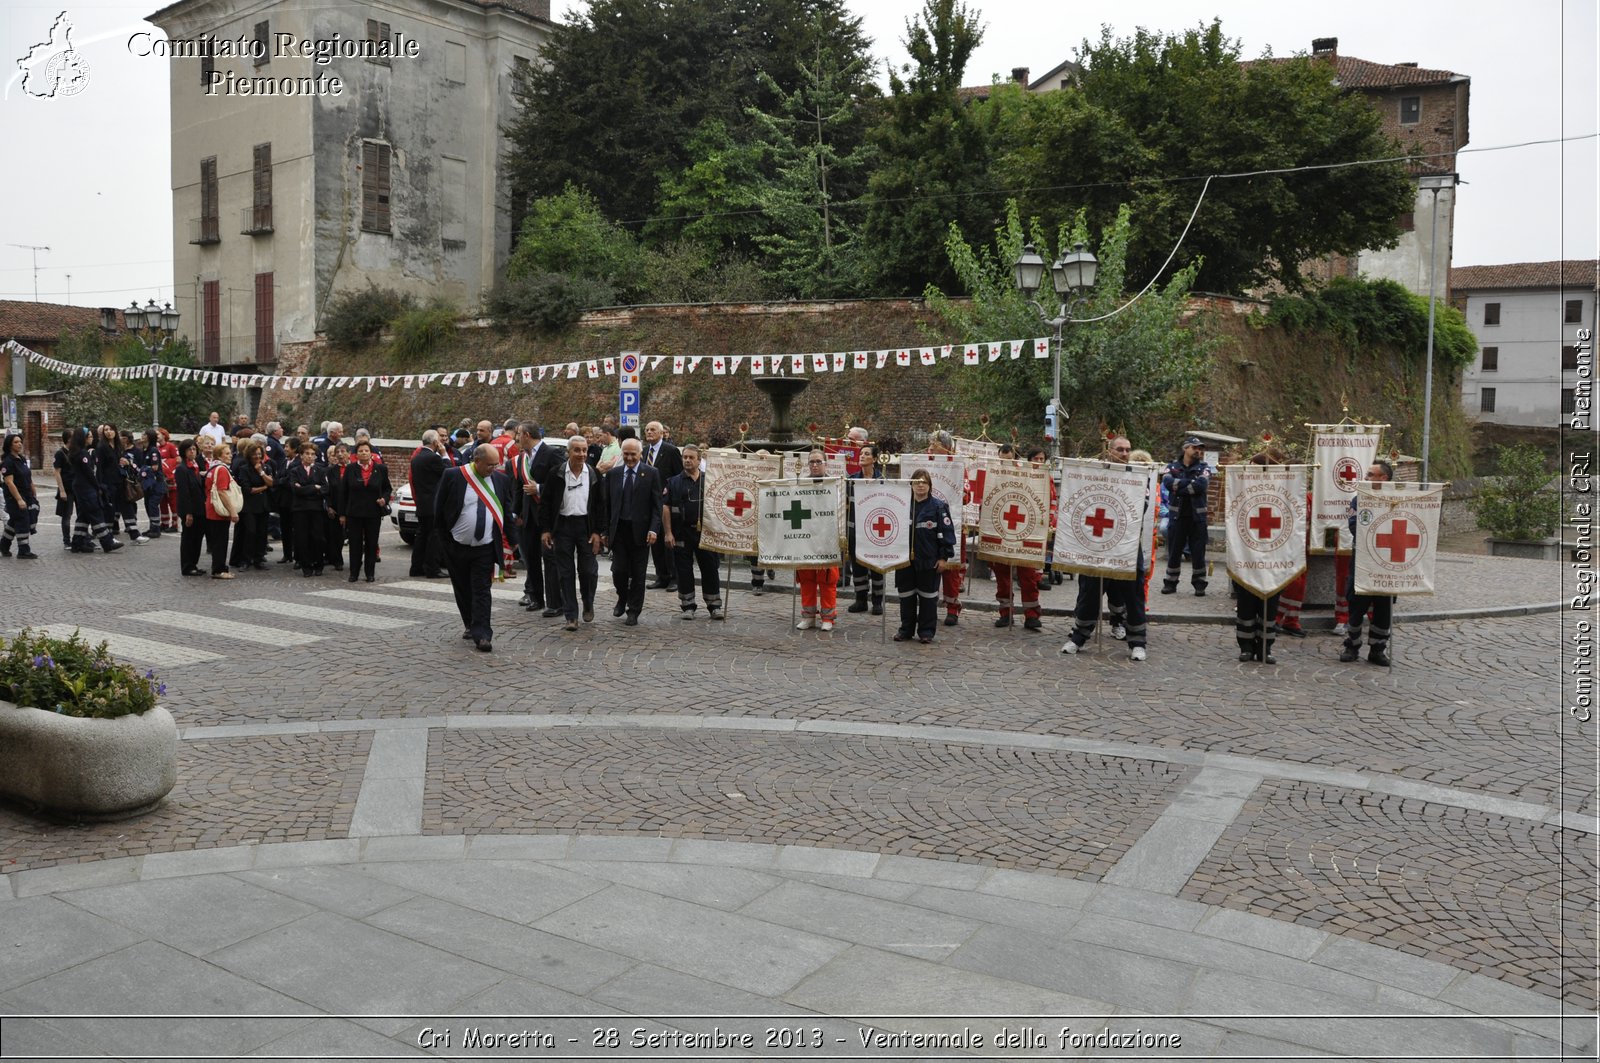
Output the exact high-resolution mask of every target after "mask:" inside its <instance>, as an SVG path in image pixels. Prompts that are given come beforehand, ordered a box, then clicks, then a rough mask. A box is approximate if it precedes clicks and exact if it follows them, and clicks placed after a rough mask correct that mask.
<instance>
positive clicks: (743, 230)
mask: <svg viewBox="0 0 1600 1063" xmlns="http://www.w3.org/2000/svg"><path fill="white" fill-rule="evenodd" d="M687 148H688V155H689V161H688V164H687V165H686V166H685V167H684V168H683V169H682V170H679V171H678V172H677V173H674V174H667V175H663V177H662V179H661V213H660V214H658V215H657V216H656V217H654V218H651V219H650V220H649V221H648V222H647V223H646V224H645V227H644V235H645V238H646V239H647V240H649V241H651V242H652V243H654V244H657V245H660V244H665V243H667V242H671V241H681V240H689V241H693V242H694V243H696V244H700V245H702V246H704V247H705V248H706V249H707V250H708V251H709V252H710V253H711V254H712V255H713V257H714V255H715V253H716V252H718V251H732V252H737V253H742V254H750V253H752V252H753V251H754V250H755V248H756V241H757V240H758V238H759V236H760V234H761V233H762V232H763V230H764V228H765V226H764V224H763V222H762V193H763V190H764V188H765V184H766V182H765V179H764V177H763V174H762V162H763V159H764V157H765V155H766V152H765V150H764V149H763V147H762V146H761V145H759V144H755V143H750V142H745V143H739V142H736V141H735V140H734V139H733V135H732V134H731V133H730V132H729V131H728V125H727V123H726V122H724V121H723V120H722V119H720V118H708V119H706V120H705V121H704V122H702V123H701V124H700V126H699V127H698V128H697V129H696V130H695V131H694V134H693V136H691V137H690V138H689V143H688V145H687Z"/></svg>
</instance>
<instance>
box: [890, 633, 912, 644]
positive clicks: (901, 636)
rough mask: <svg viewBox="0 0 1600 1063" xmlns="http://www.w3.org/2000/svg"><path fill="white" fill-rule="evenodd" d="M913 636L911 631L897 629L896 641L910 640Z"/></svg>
mask: <svg viewBox="0 0 1600 1063" xmlns="http://www.w3.org/2000/svg"><path fill="white" fill-rule="evenodd" d="M912 638H913V636H912V634H911V632H909V631H896V632H895V633H894V640H895V641H896V642H910V641H911V639H912Z"/></svg>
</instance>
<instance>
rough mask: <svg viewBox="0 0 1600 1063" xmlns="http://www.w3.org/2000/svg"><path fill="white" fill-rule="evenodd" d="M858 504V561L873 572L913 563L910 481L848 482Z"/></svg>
mask: <svg viewBox="0 0 1600 1063" xmlns="http://www.w3.org/2000/svg"><path fill="white" fill-rule="evenodd" d="M846 483H847V484H848V485H849V487H850V490H851V492H852V495H853V499H854V502H855V513H856V562H857V563H858V564H860V565H861V566H862V567H864V568H868V569H871V570H872V571H873V572H893V571H894V570H895V569H897V568H905V567H906V566H907V565H909V564H911V539H912V529H911V482H910V481H909V480H847V481H846Z"/></svg>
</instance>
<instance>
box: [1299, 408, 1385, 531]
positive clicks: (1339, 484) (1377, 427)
mask: <svg viewBox="0 0 1600 1063" xmlns="http://www.w3.org/2000/svg"><path fill="white" fill-rule="evenodd" d="M1306 427H1308V428H1310V429H1311V460H1312V461H1313V462H1314V463H1315V467H1314V468H1313V470H1312V474H1311V552H1312V553H1314V554H1331V553H1335V552H1338V553H1341V554H1345V553H1349V552H1350V541H1349V524H1348V521H1349V519H1350V500H1351V499H1352V498H1354V497H1355V496H1356V495H1355V490H1356V487H1355V485H1356V481H1357V480H1365V479H1366V478H1367V466H1369V465H1371V464H1372V459H1373V458H1375V457H1376V456H1377V454H1378V437H1379V435H1380V434H1381V433H1382V431H1383V430H1384V429H1385V428H1387V427H1389V426H1388V425H1386V424H1313V425H1307V426H1306ZM1330 528H1332V529H1334V530H1335V531H1336V532H1337V533H1338V534H1337V535H1336V536H1329V535H1328V529H1330ZM1330 540H1331V541H1330Z"/></svg>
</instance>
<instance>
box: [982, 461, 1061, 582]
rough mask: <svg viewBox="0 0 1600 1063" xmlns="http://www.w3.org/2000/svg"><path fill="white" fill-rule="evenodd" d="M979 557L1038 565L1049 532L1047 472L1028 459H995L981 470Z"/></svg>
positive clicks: (1041, 559)
mask: <svg viewBox="0 0 1600 1063" xmlns="http://www.w3.org/2000/svg"><path fill="white" fill-rule="evenodd" d="M983 473H984V475H983V483H984V486H983V506H982V509H981V510H979V513H978V556H979V557H981V558H983V559H984V560H985V561H998V562H1000V563H1001V564H1004V565H1025V566H1027V567H1029V568H1039V567H1041V566H1042V565H1043V564H1044V547H1045V539H1046V538H1047V537H1048V535H1049V533H1050V472H1049V470H1048V469H1043V468H1038V467H1036V466H1034V465H1033V464H1032V463H1031V462H1026V461H1006V460H1003V459H1001V460H994V461H990V462H986V463H985V467H984V470H983Z"/></svg>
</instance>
